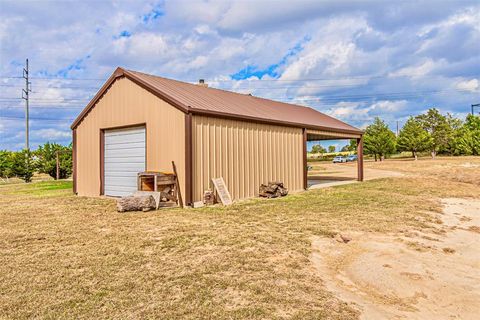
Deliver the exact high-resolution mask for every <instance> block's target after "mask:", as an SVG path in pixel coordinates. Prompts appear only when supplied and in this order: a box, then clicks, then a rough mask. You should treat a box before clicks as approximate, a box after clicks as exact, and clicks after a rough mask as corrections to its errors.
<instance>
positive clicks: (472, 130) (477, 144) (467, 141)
mask: <svg viewBox="0 0 480 320" xmlns="http://www.w3.org/2000/svg"><path fill="white" fill-rule="evenodd" d="M454 140H455V142H454V143H453V145H454V153H455V154H457V155H459V154H463V155H480V117H479V116H474V115H471V114H469V115H468V116H467V119H466V121H465V123H464V124H463V126H462V127H460V128H459V129H458V131H457V133H456V135H455V139H454Z"/></svg>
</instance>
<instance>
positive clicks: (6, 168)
mask: <svg viewBox="0 0 480 320" xmlns="http://www.w3.org/2000/svg"><path fill="white" fill-rule="evenodd" d="M12 153H13V152H12V151H7V150H0V177H2V178H6V179H8V178H11V177H13V176H14V175H15V173H14V171H13V155H12Z"/></svg>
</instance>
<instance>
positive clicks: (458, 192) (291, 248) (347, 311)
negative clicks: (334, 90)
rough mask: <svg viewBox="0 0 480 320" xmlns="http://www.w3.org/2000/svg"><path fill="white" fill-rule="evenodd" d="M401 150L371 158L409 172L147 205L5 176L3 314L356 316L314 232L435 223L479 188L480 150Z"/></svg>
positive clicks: (0, 192) (0, 246) (0, 201)
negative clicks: (337, 292)
mask: <svg viewBox="0 0 480 320" xmlns="http://www.w3.org/2000/svg"><path fill="white" fill-rule="evenodd" d="M399 161H402V163H400V164H399V163H397V160H393V161H386V162H385V163H382V164H375V163H374V164H371V163H369V164H367V165H368V166H376V167H380V168H386V169H388V170H401V171H403V172H406V173H409V175H406V176H405V177H402V178H395V179H393V178H392V179H381V180H375V181H368V182H364V183H359V184H351V185H345V186H339V187H335V188H329V189H319V190H312V191H308V192H303V193H298V194H295V195H289V196H288V197H285V198H282V199H272V200H258V199H256V200H249V201H244V202H239V203H236V204H234V205H232V206H230V207H220V206H215V207H208V208H201V209H184V210H182V209H169V210H162V211H156V212H149V213H117V212H116V211H115V202H114V201H113V200H110V199H103V198H84V197H77V196H74V195H72V193H71V183H70V182H37V183H32V184H28V185H27V184H12V185H0V261H1V263H0V317H5V318H34V317H39V318H75V319H78V318H99V317H100V318H229V319H231V318H247V319H255V318H297V319H313V318H315V319H318V318H325V319H356V318H357V317H358V312H356V311H355V309H354V307H353V306H350V305H348V304H346V303H344V302H342V301H340V300H338V299H337V298H336V297H335V296H333V295H332V294H331V293H329V292H328V291H327V290H326V289H325V287H324V285H323V283H322V279H321V275H320V274H318V272H316V270H315V268H314V267H313V265H312V263H311V261H310V258H311V254H312V250H311V246H312V244H311V239H312V236H315V235H321V236H332V235H334V234H335V233H336V232H338V231H342V232H349V231H369V232H379V233H386V232H406V231H408V230H412V229H425V228H428V229H431V230H435V228H436V224H437V223H438V221H436V219H434V218H433V216H432V215H431V214H429V212H432V211H439V209H440V203H439V201H438V199H439V198H441V197H476V198H480V188H478V183H479V180H477V179H475V177H480V159H478V158H452V159H438V160H435V161H431V160H420V161H417V162H416V163H415V162H413V161H405V160H398V162H399ZM409 168H410V169H409Z"/></svg>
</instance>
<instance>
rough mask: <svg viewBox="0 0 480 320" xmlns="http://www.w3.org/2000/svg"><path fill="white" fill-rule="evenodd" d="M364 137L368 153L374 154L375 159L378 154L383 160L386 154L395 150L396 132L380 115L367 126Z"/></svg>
mask: <svg viewBox="0 0 480 320" xmlns="http://www.w3.org/2000/svg"><path fill="white" fill-rule="evenodd" d="M363 139H364V148H365V151H366V153H367V154H371V155H374V156H375V161H377V156H379V157H380V161H383V159H385V156H387V155H389V154H392V153H394V152H395V144H396V141H395V134H394V133H393V132H392V130H390V129H389V128H388V126H387V125H386V124H385V122H384V121H383V120H381V119H380V118H379V117H376V118H375V120H374V121H373V123H372V124H371V125H369V126H368V127H367V129H366V130H365V134H364V136H363Z"/></svg>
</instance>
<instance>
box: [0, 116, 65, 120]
mask: <svg viewBox="0 0 480 320" xmlns="http://www.w3.org/2000/svg"><path fill="white" fill-rule="evenodd" d="M0 119H6V120H24V119H25V118H24V117H15V116H0ZM30 119H31V120H38V121H73V120H74V119H73V118H72V119H62V118H36V117H31V118H30Z"/></svg>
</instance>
